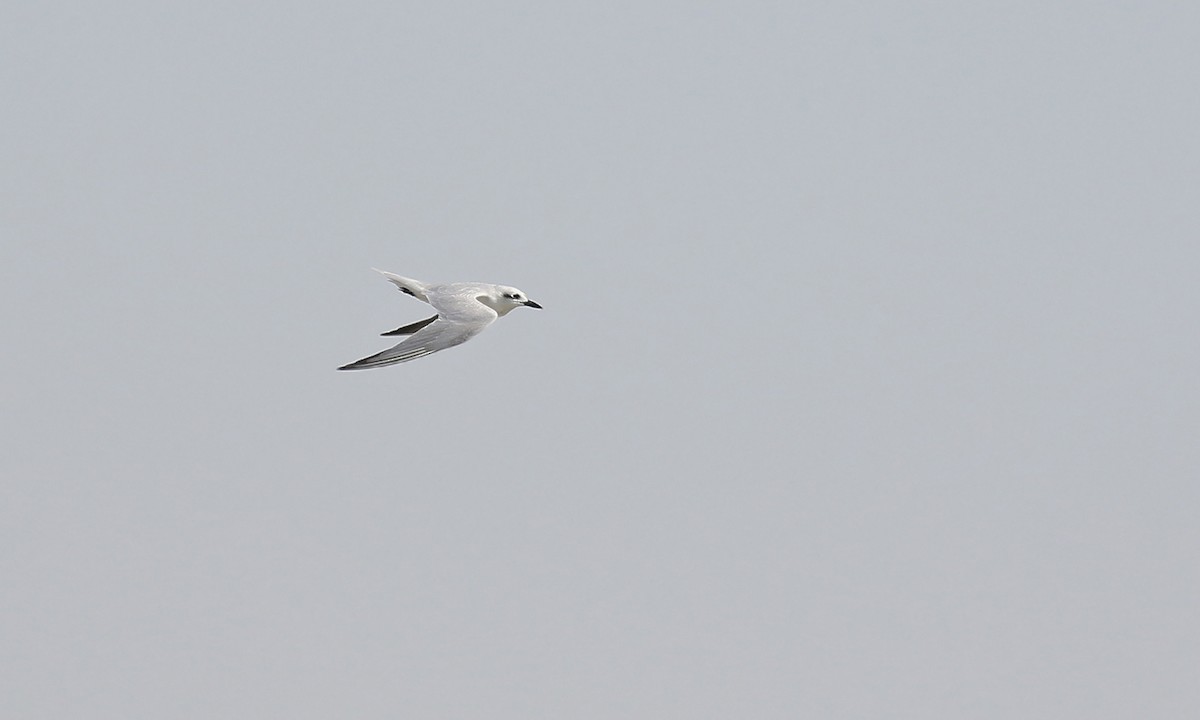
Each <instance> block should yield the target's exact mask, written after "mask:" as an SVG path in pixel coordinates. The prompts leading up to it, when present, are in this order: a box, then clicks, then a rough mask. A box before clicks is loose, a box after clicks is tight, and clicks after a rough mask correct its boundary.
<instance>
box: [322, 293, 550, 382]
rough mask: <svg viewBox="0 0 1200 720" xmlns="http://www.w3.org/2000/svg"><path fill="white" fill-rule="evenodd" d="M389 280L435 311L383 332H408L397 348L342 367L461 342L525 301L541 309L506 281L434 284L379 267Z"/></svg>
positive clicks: (366, 365) (396, 359) (404, 357)
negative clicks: (409, 323)
mask: <svg viewBox="0 0 1200 720" xmlns="http://www.w3.org/2000/svg"><path fill="white" fill-rule="evenodd" d="M375 272H377V273H380V274H381V275H383V276H384V277H385V278H387V279H388V280H390V281H391V282H392V283H393V284H394V285H395V286H396V287H398V288H400V292H402V293H404V294H406V295H412V296H413V297H415V298H416V299H418V300H420V301H422V302H427V303H429V304H430V305H432V306H433V309H434V310H437V315H434V316H433V317H431V318H426V319H424V320H419V321H417V322H415V323H412V324H411V325H405V326H403V327H398V328H396V329H395V330H391V331H388V332H385V333H383V335H384V336H394V335H409V336H411V337H408V338H407V339H405V340H404V341H403V342H401V343H400V344H399V345H396V346H395V347H392V348H389V349H387V350H384V351H383V352H381V353H376V354H374V355H371V356H370V357H365V358H363V359H362V360H357V361H355V362H352V363H350V364H349V365H343V366H341V367H340V368H338V370H369V369H370V368H377V367H384V366H385V365H395V364H396V363H402V362H408V361H409V360H416V359H417V358H419V357H425V356H426V355H430V354H432V353H435V352H437V351H438V350H445V349H446V348H449V347H454V346H455V345H461V344H462V343H465V342H466V341H468V340H470V339H471V338H473V337H475V336H476V335H478V334H479V333H481V332H483V329H484V328H485V327H487V326H488V325H491V324H492V322H494V321H495V320H496V318H498V317H504V316H505V315H507V314H508V313H509V312H511V311H512V310H514V309H516V308H519V307H521V306H522V305H524V306H526V307H531V308H537V309H539V310H541V309H542V306H541V305H538V304H537V303H535V302H534V301H532V300H530V299H529V298H527V297H525V293H523V292H521V291H520V290H518V289H516V288H514V287H508V286H507V285H492V284H491V283H443V284H440V285H433V284H428V283H423V282H421V281H420V280H413V279H412V278H406V277H400V276H399V275H394V274H392V273H390V272H384V271H383V270H376V271H375Z"/></svg>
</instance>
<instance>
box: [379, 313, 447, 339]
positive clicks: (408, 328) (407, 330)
mask: <svg viewBox="0 0 1200 720" xmlns="http://www.w3.org/2000/svg"><path fill="white" fill-rule="evenodd" d="M437 319H438V316H437V315H434V316H433V317H431V318H429V319H427V320H418V321H417V322H415V323H413V324H412V325H405V326H404V327H398V328H396V329H395V330H389V331H387V332H385V333H379V334H380V335H383V336H384V337H387V336H389V335H412V334H413V333H415V332H416V331H418V330H420V329H421V328H423V327H425V326H426V325H428V324H429V323H431V322H433V321H434V320H437Z"/></svg>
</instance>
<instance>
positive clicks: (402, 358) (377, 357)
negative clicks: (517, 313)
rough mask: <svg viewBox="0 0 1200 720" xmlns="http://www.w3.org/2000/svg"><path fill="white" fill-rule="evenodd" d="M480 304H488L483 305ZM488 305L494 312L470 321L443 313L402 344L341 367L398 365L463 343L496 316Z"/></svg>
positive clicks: (353, 368) (342, 368)
mask: <svg viewBox="0 0 1200 720" xmlns="http://www.w3.org/2000/svg"><path fill="white" fill-rule="evenodd" d="M480 307H484V306H482V305H480ZM484 309H487V310H488V312H490V313H491V317H487V316H482V315H481V316H480V317H479V318H477V319H475V320H474V321H470V322H463V321H459V320H450V319H447V318H444V317H439V318H438V319H436V320H434V321H433V322H432V323H430V324H429V325H426V326H425V327H423V328H421V329H420V330H418V331H417V332H416V333H415V334H414V335H413V336H412V337H410V338H408V339H406V340H405V341H404V342H402V343H400V344H399V345H396V346H395V347H392V348H390V349H388V350H384V351H383V352H381V353H376V354H374V355H371V356H370V357H365V358H363V359H362V360H358V361H356V362H352V363H350V364H349V365H343V366H341V367H340V368H338V370H368V369H370V368H377V367H384V366H386V365H395V364H396V363H402V362H408V361H409V360H416V359H417V358H419V357H425V356H426V355H430V354H432V353H435V352H437V351H438V350H445V349H446V348H448V347H454V346H455V345H461V344H462V343H465V342H466V341H468V340H470V339H471V338H473V337H475V336H476V335H478V334H479V333H480V332H482V331H483V329H484V328H485V327H487V326H488V325H490V324H491V323H492V321H493V320H495V319H496V313H494V312H491V310H490V309H488V308H486V307H485V308H484Z"/></svg>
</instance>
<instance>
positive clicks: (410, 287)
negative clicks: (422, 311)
mask: <svg viewBox="0 0 1200 720" xmlns="http://www.w3.org/2000/svg"><path fill="white" fill-rule="evenodd" d="M371 269H372V270H374V271H375V272H377V273H379V274H380V275H382V276H384V277H385V278H387V279H388V281H390V282H391V283H392V284H393V285H395V286H396V287H398V288H400V292H402V293H404V294H405V295H412V296H413V297H415V298H416V299H418V300H420V301H421V302H429V297H428V296H427V293H428V291H429V286H428V285H426V284H425V283H423V282H421V281H420V280H413V279H412V278H406V277H403V276H401V275H397V274H396V273H390V272H388V271H387V270H380V269H379V268H371Z"/></svg>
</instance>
